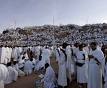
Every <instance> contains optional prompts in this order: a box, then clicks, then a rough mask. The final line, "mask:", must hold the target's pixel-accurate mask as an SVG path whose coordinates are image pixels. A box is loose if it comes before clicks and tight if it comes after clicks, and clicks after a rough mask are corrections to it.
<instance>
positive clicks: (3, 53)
mask: <svg viewBox="0 0 107 88" xmlns="http://www.w3.org/2000/svg"><path fill="white" fill-rule="evenodd" d="M6 55H7V53H6V48H5V47H2V52H1V63H4V64H7V62H8V60H7V58H6Z"/></svg>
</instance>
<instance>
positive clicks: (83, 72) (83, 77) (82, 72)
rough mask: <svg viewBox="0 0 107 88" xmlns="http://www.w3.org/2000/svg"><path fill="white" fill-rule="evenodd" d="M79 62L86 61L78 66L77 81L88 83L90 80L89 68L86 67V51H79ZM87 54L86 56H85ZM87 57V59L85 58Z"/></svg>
mask: <svg viewBox="0 0 107 88" xmlns="http://www.w3.org/2000/svg"><path fill="white" fill-rule="evenodd" d="M76 56H77V62H79V63H84V65H83V66H81V67H80V66H77V82H78V83H87V80H88V73H87V72H88V69H86V53H85V52H84V51H78V52H77V54H76ZM84 56H85V58H84ZM83 59H85V60H83Z"/></svg>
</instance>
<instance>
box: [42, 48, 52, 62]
mask: <svg viewBox="0 0 107 88" xmlns="http://www.w3.org/2000/svg"><path fill="white" fill-rule="evenodd" d="M50 55H51V53H50V50H49V49H43V51H42V60H44V61H45V63H49V64H50Z"/></svg>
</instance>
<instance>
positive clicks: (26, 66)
mask: <svg viewBox="0 0 107 88" xmlns="http://www.w3.org/2000/svg"><path fill="white" fill-rule="evenodd" d="M32 70H33V63H32V62H31V61H30V60H27V61H25V64H24V72H25V74H26V75H30V74H31V73H32Z"/></svg>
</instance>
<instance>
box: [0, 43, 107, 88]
mask: <svg viewBox="0 0 107 88" xmlns="http://www.w3.org/2000/svg"><path fill="white" fill-rule="evenodd" d="M52 55H53V56H54V59H55V61H56V64H57V66H58V67H57V68H58V71H56V70H55V69H53V67H52V63H51V60H53V59H51V58H50V57H51V56H52ZM33 72H38V73H40V74H42V77H41V84H42V83H43V87H44V88H68V87H69V88H72V86H70V84H71V83H72V82H73V81H74V80H75V81H76V82H77V84H78V88H107V47H106V46H105V45H98V44H97V43H96V42H91V43H90V44H85V43H75V44H67V43H63V44H62V45H60V46H59V45H55V46H50V47H49V46H35V47H4V46H3V47H0V88H4V85H6V84H10V83H12V82H15V81H17V79H18V77H21V76H29V75H31V74H32V73H33Z"/></svg>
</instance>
